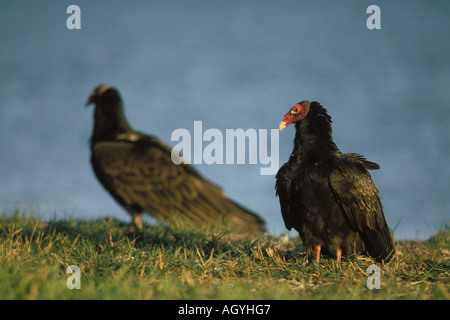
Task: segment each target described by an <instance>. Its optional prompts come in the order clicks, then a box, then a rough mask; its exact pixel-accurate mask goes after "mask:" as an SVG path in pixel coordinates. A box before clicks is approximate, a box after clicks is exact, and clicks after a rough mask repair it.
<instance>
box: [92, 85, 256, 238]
mask: <svg viewBox="0 0 450 320" xmlns="http://www.w3.org/2000/svg"><path fill="white" fill-rule="evenodd" d="M91 103H94V104H95V105H96V107H95V113H94V129H93V133H92V136H91V163H92V167H93V170H94V172H95V175H96V176H97V178H98V180H99V181H100V182H101V183H102V185H103V186H104V187H105V188H106V189H107V190H108V191H109V193H110V194H111V195H112V196H113V197H114V198H115V199H116V200H117V202H119V203H120V204H121V205H122V206H123V207H124V208H125V209H126V210H127V211H128V212H129V214H130V215H131V216H132V221H133V224H132V226H134V228H137V229H141V228H142V220H141V215H142V213H143V211H146V212H148V213H150V214H152V215H154V216H156V217H157V218H158V219H160V220H161V221H164V222H166V223H168V224H171V223H176V222H182V223H184V224H191V225H194V226H197V225H201V224H210V225H215V224H217V223H223V224H229V225H230V227H232V228H234V229H237V230H240V231H246V232H257V231H261V232H264V231H265V229H264V221H263V220H262V219H261V218H259V217H258V216H257V215H256V214H254V213H252V212H250V211H249V210H247V209H245V208H243V207H242V206H240V205H239V204H237V203H235V202H234V201H232V200H230V199H227V197H226V196H225V194H224V192H223V190H222V189H221V188H220V187H218V186H217V185H215V184H214V183H212V182H210V181H208V180H207V179H205V178H204V177H203V176H202V175H201V174H200V173H199V172H197V170H195V169H194V168H193V167H192V166H190V165H188V164H184V163H182V164H179V165H176V164H174V163H173V162H172V158H171V151H172V150H171V148H170V147H169V146H167V145H165V144H164V143H163V142H161V141H159V140H158V139H157V138H156V137H154V136H149V135H146V134H143V133H140V132H138V131H135V130H133V128H132V127H131V126H130V124H129V122H128V120H127V119H126V117H125V113H124V107H123V102H122V98H121V96H120V94H119V92H118V90H116V89H115V88H112V87H110V86H109V85H100V86H98V87H97V88H95V89H94V91H93V92H92V94H91V95H90V97H89V99H88V101H87V103H86V106H88V105H90V104H91Z"/></svg>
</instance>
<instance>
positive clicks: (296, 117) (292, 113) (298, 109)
mask: <svg viewBox="0 0 450 320" xmlns="http://www.w3.org/2000/svg"><path fill="white" fill-rule="evenodd" d="M310 106H311V103H310V102H309V101H306V100H305V101H302V102H299V103H297V104H296V105H295V106H293V107H292V108H291V109H290V110H289V112H288V113H286V114H285V115H284V117H283V120H281V122H280V123H279V125H278V128H279V129H280V131H283V129H284V128H286V127H287V126H289V125H291V124H293V123H294V122H297V121H300V120H302V119H304V118H305V117H306V115H307V114H308V112H309V107H310Z"/></svg>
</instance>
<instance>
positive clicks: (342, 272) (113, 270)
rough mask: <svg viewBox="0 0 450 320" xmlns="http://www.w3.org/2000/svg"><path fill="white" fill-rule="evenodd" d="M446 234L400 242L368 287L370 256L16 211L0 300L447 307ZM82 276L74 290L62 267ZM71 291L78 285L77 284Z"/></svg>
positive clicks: (7, 236) (449, 266) (5, 222)
mask: <svg viewBox="0 0 450 320" xmlns="http://www.w3.org/2000/svg"><path fill="white" fill-rule="evenodd" d="M449 239H450V232H449V230H448V226H446V227H444V228H443V230H442V231H441V232H438V233H436V234H435V235H434V236H433V237H432V238H430V239H429V240H427V241H424V242H417V241H400V242H397V243H396V249H397V252H398V253H397V255H396V257H395V258H394V259H393V260H391V261H390V262H389V263H387V264H377V265H378V266H379V267H380V270H381V284H380V286H381V288H380V289H379V290H377V289H373V290H369V289H368V288H367V278H368V276H369V275H368V274H367V273H366V270H367V267H368V266H370V265H372V264H375V262H374V261H373V260H371V259H370V258H367V257H362V256H361V257H350V258H347V259H343V262H342V263H341V264H337V263H336V262H335V261H334V260H330V259H322V260H321V261H320V266H319V267H317V266H316V265H315V264H314V263H309V262H308V259H307V257H306V256H305V254H304V250H303V248H302V246H301V242H300V241H299V240H295V239H287V237H283V236H282V237H271V236H264V237H263V236H261V237H251V238H248V237H242V236H239V235H233V234H230V233H228V232H225V231H220V230H213V231H202V232H199V231H193V230H186V229H183V228H182V227H180V228H168V227H165V226H162V225H157V226H148V225H147V226H145V227H144V231H143V232H141V233H139V234H138V233H131V232H130V231H129V226H128V225H125V224H123V223H121V222H118V221H117V220H114V219H107V220H104V219H101V220H95V221H78V220H73V219H72V220H71V219H68V220H60V221H58V220H56V221H50V222H42V221H39V220H37V219H36V218H33V217H32V216H30V215H29V214H27V213H26V212H23V211H22V210H19V209H17V210H16V212H15V214H14V215H12V216H11V215H8V216H6V215H3V217H0V299H232V300H234V299H420V300H422V299H446V300H448V299H449V298H450V294H449V287H450V285H449V283H450V281H449V280H450V261H449V257H450V242H449ZM70 265H77V266H78V267H79V268H80V283H81V289H79V290H77V289H73V290H69V289H68V288H67V279H68V278H69V277H70V274H66V269H67V267H68V266H70ZM73 283H74V282H73Z"/></svg>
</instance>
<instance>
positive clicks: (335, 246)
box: [275, 101, 394, 262]
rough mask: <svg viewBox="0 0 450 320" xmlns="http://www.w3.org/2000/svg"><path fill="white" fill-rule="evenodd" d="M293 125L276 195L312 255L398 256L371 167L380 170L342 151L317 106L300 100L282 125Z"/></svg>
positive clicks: (285, 216)
mask: <svg viewBox="0 0 450 320" xmlns="http://www.w3.org/2000/svg"><path fill="white" fill-rule="evenodd" d="M292 123H295V129H296V133H295V139H294V149H293V151H292V154H291V156H290V158H289V161H288V162H287V163H285V164H284V165H283V166H282V167H281V168H280V170H279V171H278V173H277V176H276V186H275V188H276V193H277V195H278V197H279V200H280V207H281V213H282V216H283V219H284V223H285V225H286V228H287V229H289V230H291V229H292V228H294V229H295V230H297V231H298V233H299V235H300V237H301V239H302V242H303V245H304V246H305V248H306V251H307V253H308V255H309V256H310V257H314V258H315V259H316V261H317V262H318V261H319V258H320V253H323V254H325V255H329V256H333V257H336V259H337V260H338V261H340V260H341V256H342V255H351V254H358V253H363V254H368V255H370V256H372V257H373V258H375V259H376V260H377V261H380V260H388V259H390V258H391V257H392V255H393V254H394V243H393V240H392V237H391V233H390V231H389V227H388V225H387V223H386V220H385V217H384V213H383V209H382V205H381V200H380V195H379V193H378V190H377V188H376V187H375V185H374V183H373V182H372V179H371V176H370V174H369V172H368V171H367V169H379V166H378V164H376V163H373V162H370V161H367V160H365V159H364V157H363V156H361V155H358V154H355V153H341V152H340V151H339V149H338V147H337V146H336V145H335V143H334V141H333V138H332V132H331V117H330V116H329V115H328V113H327V111H326V110H325V109H324V108H323V107H322V106H321V105H320V104H319V103H318V102H309V101H302V102H299V103H297V104H296V105H295V106H294V107H292V108H291V109H290V110H289V112H288V113H287V114H286V115H285V116H284V117H283V119H282V121H281V122H280V124H279V129H280V131H281V130H283V129H284V128H285V127H287V126H289V125H290V124H292Z"/></svg>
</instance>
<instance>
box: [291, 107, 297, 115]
mask: <svg viewBox="0 0 450 320" xmlns="http://www.w3.org/2000/svg"><path fill="white" fill-rule="evenodd" d="M290 113H291V115H294V114H297V113H298V109H297V108H292V109H291V112H290Z"/></svg>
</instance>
